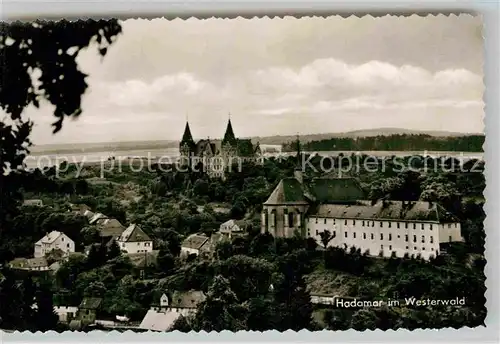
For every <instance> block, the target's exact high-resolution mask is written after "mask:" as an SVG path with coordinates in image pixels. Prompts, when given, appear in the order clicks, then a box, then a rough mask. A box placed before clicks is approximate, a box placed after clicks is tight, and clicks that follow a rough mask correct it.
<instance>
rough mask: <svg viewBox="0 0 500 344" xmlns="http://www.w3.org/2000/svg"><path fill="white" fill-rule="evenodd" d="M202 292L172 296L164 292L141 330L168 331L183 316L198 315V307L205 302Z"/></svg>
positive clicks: (150, 311)
mask: <svg viewBox="0 0 500 344" xmlns="http://www.w3.org/2000/svg"><path fill="white" fill-rule="evenodd" d="M205 298H206V297H205V294H203V292H201V291H196V290H191V291H188V292H174V293H173V294H172V295H171V296H169V295H168V293H167V292H164V293H162V294H161V296H160V297H159V304H154V305H152V306H151V308H150V309H149V311H148V312H147V313H146V316H145V317H144V319H143V320H142V322H141V324H140V326H139V328H141V329H143V330H149V331H168V330H169V329H170V328H171V327H172V326H173V325H174V323H175V321H176V320H177V319H179V318H180V317H181V316H189V315H192V314H195V313H196V309H197V307H198V305H199V304H200V303H201V302H203V301H205Z"/></svg>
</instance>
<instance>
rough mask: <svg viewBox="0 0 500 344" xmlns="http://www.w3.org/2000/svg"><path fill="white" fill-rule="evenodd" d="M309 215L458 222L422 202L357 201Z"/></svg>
mask: <svg viewBox="0 0 500 344" xmlns="http://www.w3.org/2000/svg"><path fill="white" fill-rule="evenodd" d="M310 215H311V216H318V217H330V218H348V219H369V220H394V221H429V222H441V223H442V222H459V220H458V219H457V218H456V217H455V216H454V215H452V214H451V213H449V212H447V211H446V210H445V209H444V208H443V207H442V206H440V205H439V204H436V203H429V202H423V201H417V202H403V201H379V202H377V203H376V204H374V205H372V204H371V202H370V201H359V202H358V203H357V204H352V205H342V204H323V205H319V206H317V207H315V208H312V209H310Z"/></svg>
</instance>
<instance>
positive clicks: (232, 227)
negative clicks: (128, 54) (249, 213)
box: [219, 220, 244, 239]
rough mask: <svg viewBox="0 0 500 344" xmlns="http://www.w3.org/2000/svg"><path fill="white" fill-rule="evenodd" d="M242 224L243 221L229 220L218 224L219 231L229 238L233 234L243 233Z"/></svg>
mask: <svg viewBox="0 0 500 344" xmlns="http://www.w3.org/2000/svg"><path fill="white" fill-rule="evenodd" d="M243 226H244V222H243V221H238V220H229V221H226V222H224V223H223V224H221V225H220V227H219V232H220V233H222V234H224V235H225V236H227V237H229V239H231V238H232V236H233V234H241V233H243Z"/></svg>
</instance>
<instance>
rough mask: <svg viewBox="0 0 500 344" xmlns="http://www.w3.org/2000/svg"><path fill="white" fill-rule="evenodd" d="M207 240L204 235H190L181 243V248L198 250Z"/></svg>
mask: <svg viewBox="0 0 500 344" xmlns="http://www.w3.org/2000/svg"><path fill="white" fill-rule="evenodd" d="M208 239H209V238H208V237H207V236H206V235H204V234H191V235H190V236H188V237H187V238H186V239H185V240H184V241H183V242H182V245H181V247H185V248H192V249H194V250H199V249H200V248H201V247H202V246H203V245H204V244H205V243H206V242H207V241H208Z"/></svg>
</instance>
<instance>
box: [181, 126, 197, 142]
mask: <svg viewBox="0 0 500 344" xmlns="http://www.w3.org/2000/svg"><path fill="white" fill-rule="evenodd" d="M184 143H188V144H193V143H194V140H193V135H191V129H190V128H189V122H186V127H185V128H184V134H183V135H182V140H181V145H182V144H184Z"/></svg>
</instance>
